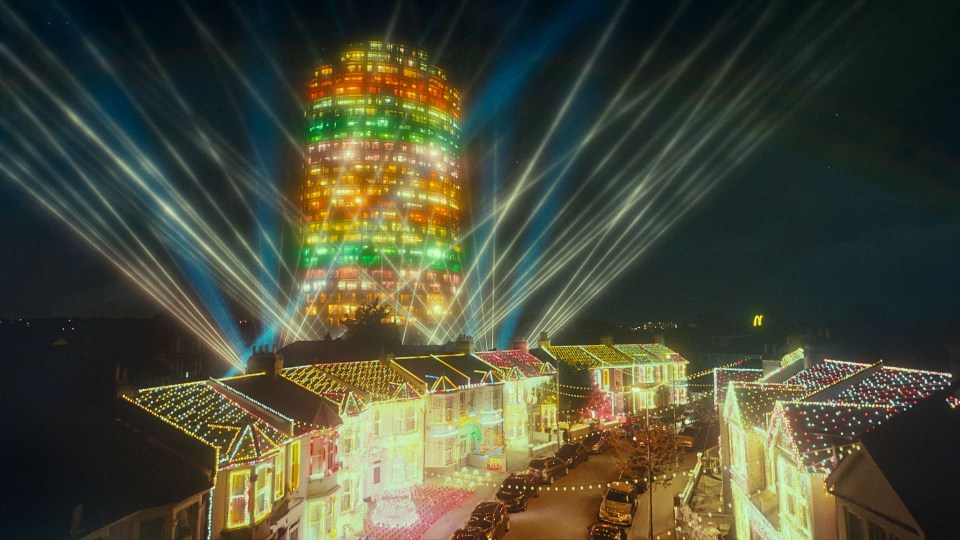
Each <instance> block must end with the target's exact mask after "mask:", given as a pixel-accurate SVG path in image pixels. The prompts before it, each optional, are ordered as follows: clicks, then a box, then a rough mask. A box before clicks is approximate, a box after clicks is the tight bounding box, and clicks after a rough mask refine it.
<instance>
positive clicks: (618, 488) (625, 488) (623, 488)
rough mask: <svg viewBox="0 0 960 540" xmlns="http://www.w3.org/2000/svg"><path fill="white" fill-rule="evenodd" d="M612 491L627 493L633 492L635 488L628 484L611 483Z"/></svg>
mask: <svg viewBox="0 0 960 540" xmlns="http://www.w3.org/2000/svg"><path fill="white" fill-rule="evenodd" d="M610 489H613V490H616V491H624V492H627V491H633V490H634V487H633V485H632V484H630V483H628V482H610Z"/></svg>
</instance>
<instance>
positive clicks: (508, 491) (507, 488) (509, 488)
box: [497, 484, 520, 495]
mask: <svg viewBox="0 0 960 540" xmlns="http://www.w3.org/2000/svg"><path fill="white" fill-rule="evenodd" d="M497 493H502V494H504V495H516V494H517V493H520V486H515V485H509V484H504V485H503V487H501V488H500V491H498V492H497Z"/></svg>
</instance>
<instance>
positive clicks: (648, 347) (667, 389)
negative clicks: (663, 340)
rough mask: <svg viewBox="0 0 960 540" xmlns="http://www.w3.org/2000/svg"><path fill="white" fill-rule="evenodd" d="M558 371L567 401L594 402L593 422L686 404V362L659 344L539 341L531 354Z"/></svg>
mask: <svg viewBox="0 0 960 540" xmlns="http://www.w3.org/2000/svg"><path fill="white" fill-rule="evenodd" d="M531 352H532V353H533V354H534V355H535V356H537V357H538V358H539V359H540V360H542V361H544V362H548V363H550V364H552V365H554V366H555V367H556V369H557V370H558V372H559V387H560V388H559V393H560V395H561V396H565V397H568V398H570V401H574V402H575V401H582V400H583V398H588V400H592V404H589V405H588V406H587V408H589V409H591V410H589V411H583V412H587V413H589V414H592V415H593V416H594V417H595V418H596V419H597V420H600V421H605V422H607V421H612V420H614V419H615V418H616V417H618V416H622V415H625V414H628V413H635V412H637V411H640V410H647V409H655V408H660V407H666V406H671V405H681V404H684V403H686V402H687V385H686V369H687V363H688V362H687V361H686V360H685V359H684V358H683V357H682V356H680V355H679V354H677V353H676V352H674V351H672V350H670V349H669V348H667V347H666V346H664V345H662V344H658V343H646V344H623V345H614V344H613V343H612V342H607V343H603V344H599V345H552V344H551V342H550V340H549V339H547V337H546V336H541V338H540V341H539V343H538V347H537V348H536V349H533V350H532V351H531Z"/></svg>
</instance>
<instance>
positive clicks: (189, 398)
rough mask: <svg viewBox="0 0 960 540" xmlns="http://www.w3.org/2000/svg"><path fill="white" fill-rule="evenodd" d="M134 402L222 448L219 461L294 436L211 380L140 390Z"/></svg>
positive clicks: (255, 453) (256, 452)
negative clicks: (253, 411)
mask: <svg viewBox="0 0 960 540" xmlns="http://www.w3.org/2000/svg"><path fill="white" fill-rule="evenodd" d="M127 399H128V400H129V401H130V402H131V403H133V404H135V405H137V406H138V407H141V408H143V409H144V410H146V411H148V412H150V413H152V414H154V415H155V416H157V417H158V418H160V419H162V420H163V421H165V422H167V423H168V424H171V425H173V426H175V427H177V428H179V429H180V430H181V431H184V432H185V433H188V434H190V435H193V436H194V437H196V438H198V439H200V440H201V441H203V442H206V443H207V444H210V445H211V446H213V447H215V448H216V449H217V451H218V456H219V465H221V466H222V465H226V464H229V463H237V462H243V461H247V460H250V459H254V458H256V457H259V456H260V455H261V454H263V453H264V452H267V451H269V450H271V449H273V448H274V447H276V446H277V445H278V444H280V443H281V442H283V441H284V440H286V439H287V438H289V437H290V436H292V433H291V432H289V431H285V429H289V424H288V425H287V426H276V425H272V424H271V423H269V422H268V421H267V420H266V419H264V418H261V417H260V416H257V415H256V414H254V413H252V412H251V411H249V410H247V409H245V408H243V407H242V406H241V405H240V404H238V403H237V402H235V401H232V400H231V399H229V398H228V397H227V396H226V395H225V394H224V393H223V392H222V391H221V390H218V389H217V388H216V387H215V386H214V384H213V383H211V382H210V381H201V382H195V383H185V384H177V385H172V386H161V387H157V388H147V389H143V390H140V391H139V392H137V393H136V395H134V396H133V397H132V398H127Z"/></svg>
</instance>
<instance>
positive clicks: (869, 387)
mask: <svg viewBox="0 0 960 540" xmlns="http://www.w3.org/2000/svg"><path fill="white" fill-rule="evenodd" d="M949 384H950V375H949V374H948V373H938V372H935V371H917V370H908V369H899V368H890V367H886V366H884V367H883V368H881V369H879V370H877V371H875V372H873V373H871V374H870V375H867V377H866V378H864V379H863V380H861V381H859V382H857V383H856V384H853V385H851V386H850V387H849V388H846V389H844V390H843V391H842V392H840V394H838V395H837V398H836V400H835V401H838V402H854V403H875V404H878V405H889V406H891V407H902V406H911V405H914V404H915V403H916V402H917V401H919V400H921V399H924V398H926V397H927V396H929V395H930V394H932V393H933V392H936V391H938V390H942V389H944V388H946V387H947V385H949Z"/></svg>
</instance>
